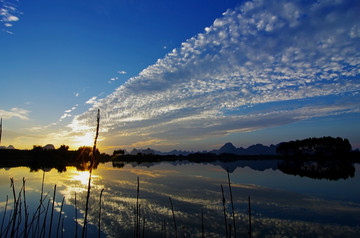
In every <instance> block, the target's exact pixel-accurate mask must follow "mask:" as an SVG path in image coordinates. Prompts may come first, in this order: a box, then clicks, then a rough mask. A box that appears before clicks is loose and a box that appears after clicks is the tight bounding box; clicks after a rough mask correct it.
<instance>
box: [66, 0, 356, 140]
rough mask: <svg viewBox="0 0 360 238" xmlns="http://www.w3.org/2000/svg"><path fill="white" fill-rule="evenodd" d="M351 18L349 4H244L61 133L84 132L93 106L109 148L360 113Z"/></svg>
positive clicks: (353, 9) (353, 13)
mask: <svg viewBox="0 0 360 238" xmlns="http://www.w3.org/2000/svg"><path fill="white" fill-rule="evenodd" d="M359 12H360V4H359V3H358V2H357V1H320V2H319V1H287V0H282V1H261V0H259V1H249V2H246V3H245V4H242V5H240V6H238V7H237V8H236V9H233V10H228V11H226V12H225V13H223V16H222V17H221V18H218V19H216V20H215V21H214V23H213V24H212V25H211V26H209V27H206V28H205V30H204V32H202V33H199V34H198V35H196V36H194V37H192V38H191V39H188V40H187V41H186V42H183V43H182V44H181V47H179V48H176V49H174V50H172V52H171V53H169V54H167V55H166V56H165V57H164V58H162V59H159V60H158V61H157V62H156V63H155V64H154V65H151V66H149V67H148V68H146V69H144V70H143V71H142V72H141V73H140V74H139V75H138V76H136V77H133V78H131V79H129V80H128V81H127V82H126V83H125V84H124V85H122V86H120V87H119V88H117V89H116V90H115V91H114V92H113V93H112V94H110V95H108V96H107V97H105V98H103V99H99V100H97V101H96V102H94V104H93V106H92V108H90V109H89V110H88V111H87V112H85V113H83V114H81V115H77V116H75V117H74V120H73V121H72V123H71V124H70V125H69V127H70V128H72V130H74V132H76V133H81V131H79V130H80V129H79V128H84V130H85V129H89V128H91V127H92V126H94V118H95V115H96V112H97V109H100V111H101V117H102V120H101V128H102V133H103V137H105V138H112V140H110V139H109V140H107V141H108V142H107V143H108V145H110V144H113V145H114V144H116V143H118V144H120V143H122V142H124V141H126V140H130V138H133V140H144V141H145V140H158V141H167V142H171V141H176V140H186V139H201V138H207V137H209V136H223V135H227V134H229V133H232V132H241V131H252V130H256V129H261V128H266V127H270V126H278V125H283V124H287V123H291V122H294V121H297V120H302V119H306V118H312V117H321V116H329V115H337V114H343V113H351V112H359V105H360V99H359V91H360V81H359V75H360V17H359V14H358V13H359ZM84 133H85V131H84ZM116 141H118V142H116Z"/></svg>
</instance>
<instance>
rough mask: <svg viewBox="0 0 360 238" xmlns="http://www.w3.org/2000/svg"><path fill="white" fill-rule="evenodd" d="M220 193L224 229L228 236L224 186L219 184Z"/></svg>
mask: <svg viewBox="0 0 360 238" xmlns="http://www.w3.org/2000/svg"><path fill="white" fill-rule="evenodd" d="M221 194H222V204H223V211H224V222H225V231H226V237H229V232H228V224H227V218H226V207H225V206H226V204H225V203H226V200H225V196H224V188H223V186H222V184H221Z"/></svg>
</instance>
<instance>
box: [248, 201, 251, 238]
mask: <svg viewBox="0 0 360 238" xmlns="http://www.w3.org/2000/svg"><path fill="white" fill-rule="evenodd" d="M248 212H249V231H248V235H249V238H251V204H250V195H249V197H248Z"/></svg>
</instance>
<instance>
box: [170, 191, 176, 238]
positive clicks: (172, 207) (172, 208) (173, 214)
mask: <svg viewBox="0 0 360 238" xmlns="http://www.w3.org/2000/svg"><path fill="white" fill-rule="evenodd" d="M169 200H170V204H171V211H172V216H173V220H174V230H175V237H176V238H177V237H178V233H177V228H176V220H175V213H174V206H173V203H172V201H171V197H169Z"/></svg>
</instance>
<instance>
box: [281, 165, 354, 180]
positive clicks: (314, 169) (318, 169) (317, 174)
mask: <svg viewBox="0 0 360 238" xmlns="http://www.w3.org/2000/svg"><path fill="white" fill-rule="evenodd" d="M278 168H279V169H280V170H281V171H282V172H284V173H286V174H292V175H299V176H301V177H309V178H315V179H328V180H339V179H348V178H353V177H354V176H355V167H354V165H353V163H351V162H348V161H339V160H332V161H299V160H297V161H282V162H280V163H279V164H278Z"/></svg>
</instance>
